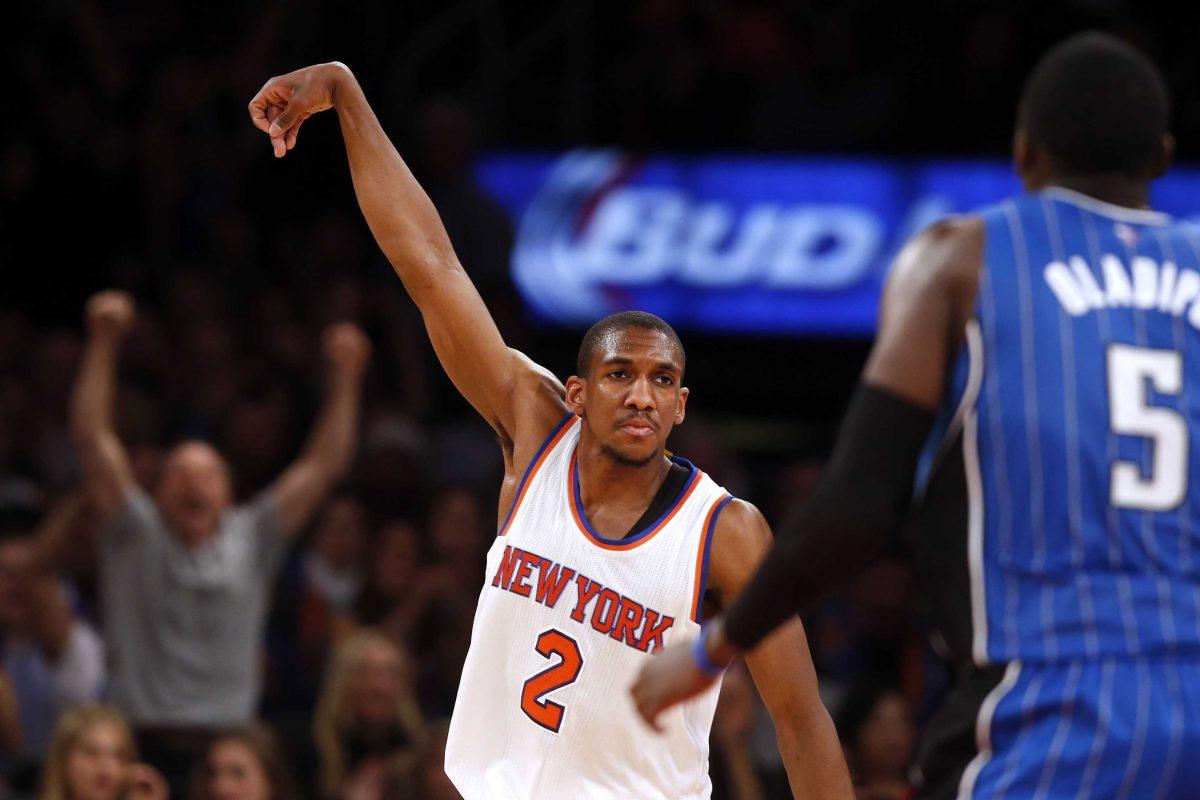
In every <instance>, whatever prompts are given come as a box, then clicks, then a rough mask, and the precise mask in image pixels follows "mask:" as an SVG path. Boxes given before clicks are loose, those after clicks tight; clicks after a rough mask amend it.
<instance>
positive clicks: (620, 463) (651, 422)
mask: <svg viewBox="0 0 1200 800" xmlns="http://www.w3.org/2000/svg"><path fill="white" fill-rule="evenodd" d="M330 108H333V109H335V110H336V111H337V116H338V120H339V122H340V126H341V131H342V136H343V139H344V141H345V146H346V152H347V155H348V156H349V162H350V171H351V174H352V177H353V182H354V189H355V192H356V194H357V196H358V202H359V205H360V207H361V209H362V212H363V214H364V216H365V217H366V220H367V223H368V225H369V226H370V228H371V231H372V233H373V234H374V235H375V239H376V241H377V242H378V243H379V246H380V247H381V249H382V250H383V252H384V253H385V254H386V256H387V257H388V260H389V261H390V262H391V263H392V266H393V267H394V268H395V270H396V272H397V274H398V275H399V276H400V278H401V279H402V281H403V282H404V286H405V288H406V289H407V290H408V292H409V294H410V295H411V296H412V298H413V300H414V301H415V302H416V304H417V306H418V307H419V308H420V310H421V313H422V315H423V316H424V319H425V324H426V327H427V328H428V331H429V337H430V340H431V341H432V343H433V347H434V349H435V351H436V352H437V355H438V358H439V359H440V361H441V363H442V366H443V367H444V368H445V370H446V372H447V373H448V374H449V376H450V378H451V380H453V382H454V384H455V386H457V387H458V389H459V391H461V392H462V394H463V396H464V397H465V398H466V399H467V400H468V401H469V402H470V403H471V405H472V406H474V408H475V409H476V410H477V411H478V412H479V413H480V414H481V415H482V416H483V417H484V419H486V420H487V421H488V423H489V424H490V425H491V426H492V428H493V429H494V430H495V431H496V434H497V436H498V437H499V439H500V444H501V448H502V450H503V453H504V461H505V476H504V483H503V487H502V489H501V493H500V509H499V514H498V520H497V521H498V527H499V529H500V531H499V535H498V536H497V537H496V541H495V543H494V544H493V546H492V548H491V549H490V551H489V553H488V564H487V574H486V576H485V583H484V586H483V591H482V592H481V594H480V599H479V607H478V610H477V613H476V618H475V625H474V628H473V630H472V640H471V648H470V653H469V654H468V656H467V662H466V665H465V667H464V671H463V678H462V681H461V684H460V688H459V695H458V701H457V702H456V704H455V710H454V718H453V720H452V723H451V729H450V736H449V740H448V743H447V748H446V753H447V755H446V769H447V773H448V774H449V775H450V777H451V779H452V780H453V781H454V783H455V785H456V787H457V788H458V790H459V791H460V792H461V793H462V795H463V796H464V797H465V798H467V800H478V799H480V798H495V800H520V798H535V797H536V798H548V797H552V798H614V799H615V798H706V797H708V796H709V793H710V791H711V785H710V782H709V778H708V774H707V773H708V731H709V727H710V725H711V722H712V715H713V711H714V708H715V701H716V696H715V692H714V691H713V690H712V689H713V687H710V689H709V691H708V692H707V693H702V696H701V697H698V698H697V699H696V700H695V701H693V702H692V703H689V704H684V706H682V707H681V709H682V710H680V711H679V712H678V713H672V714H668V715H665V716H664V718H663V719H662V720H661V728H662V729H663V730H664V731H665V733H664V734H663V735H662V736H657V735H655V734H654V733H653V732H652V731H651V730H650V729H649V728H648V727H647V726H645V725H644V724H643V722H642V720H641V719H640V718H639V717H638V715H637V713H636V710H635V709H634V707H633V704H632V703H631V702H630V700H629V697H628V691H629V687H630V686H631V685H632V683H633V680H634V679H635V678H636V676H637V673H638V669H639V668H640V666H641V665H642V664H643V663H645V662H646V661H648V660H651V659H652V658H653V657H654V656H655V654H656V653H658V652H659V651H660V650H662V649H663V648H664V647H665V645H666V644H667V643H668V642H670V641H672V640H673V639H674V638H677V637H684V638H694V635H696V634H698V633H699V630H700V627H699V623H700V620H701V618H702V608H703V605H704V601H705V596H706V595H708V596H709V597H710V598H711V599H712V600H713V601H715V602H716V603H717V604H718V605H719V604H720V602H722V601H723V600H725V599H727V598H732V597H733V596H735V595H736V594H737V593H738V592H740V591H741V589H742V587H743V586H744V584H745V582H746V581H747V580H748V579H749V578H750V576H751V575H752V574H753V572H754V569H755V568H756V567H757V565H758V563H759V561H760V559H761V558H762V556H763V555H765V553H766V551H767V549H768V547H769V544H770V541H771V533H770V530H769V529H768V527H767V524H766V522H765V521H764V520H763V518H762V515H761V514H760V513H759V512H758V510H757V509H755V508H754V507H753V506H751V505H750V504H748V503H745V502H742V501H739V500H732V499H731V498H730V497H729V495H728V494H727V493H725V491H724V490H723V489H721V488H720V487H719V486H717V485H716V483H715V482H713V481H712V480H711V479H710V478H708V477H707V476H705V475H704V474H703V473H702V472H701V471H700V470H699V469H697V468H696V467H695V466H693V465H692V464H690V463H688V462H687V461H685V460H683V459H680V458H674V457H668V455H667V454H666V453H665V449H664V448H665V444H666V441H667V437H668V435H669V434H670V432H671V429H672V427H673V426H674V425H677V424H679V423H681V422H683V419H684V411H685V406H686V402H687V398H688V390H687V389H686V388H684V387H683V385H682V380H683V372H684V353H683V347H682V345H681V344H680V342H679V339H678V337H677V336H676V335H675V332H674V331H673V330H672V329H671V327H670V326H669V325H667V324H666V323H665V322H663V321H662V320H661V319H659V318H657V317H654V316H652V315H649V314H641V313H629V312H627V313H623V314H617V315H613V316H611V317H608V318H606V319H604V320H601V321H600V322H599V323H597V324H596V325H595V326H594V327H593V328H592V330H591V331H589V332H588V334H587V335H586V336H585V337H584V340H583V343H582V345H581V347H580V351H579V361H578V364H577V372H578V374H577V375H575V376H572V377H571V378H570V379H569V380H568V381H567V382H566V385H565V387H564V385H563V384H561V383H559V381H558V379H557V378H555V377H554V376H553V375H552V374H551V373H550V372H549V371H547V370H545V369H543V368H542V367H540V366H538V365H537V364H534V363H532V362H531V361H530V360H529V359H528V358H526V357H525V356H524V355H522V354H521V353H518V352H516V351H514V350H510V349H509V348H508V347H507V346H506V345H505V343H504V341H503V340H502V339H501V336H500V333H499V331H498V330H497V329H496V325H495V323H494V322H493V320H492V317H491V315H490V314H489V313H488V310H487V307H486V306H485V305H484V303H483V301H482V299H481V298H480V296H479V294H478V292H477V291H476V289H475V286H474V285H473V284H472V283H471V280H470V278H469V277H468V276H467V273H466V272H465V271H464V270H463V268H462V266H461V265H460V264H459V261H458V259H457V257H456V256H455V253H454V250H453V248H452V247H451V244H450V241H449V239H448V238H447V235H446V231H445V229H444V228H443V226H442V223H441V221H440V220H439V218H438V215H437V212H436V211H435V209H434V207H433V205H432V204H431V203H430V201H429V198H428V197H427V196H426V195H425V192H424V191H423V190H422V189H421V187H420V186H419V185H418V184H417V182H416V180H415V179H414V178H413V176H412V174H411V173H410V172H409V170H408V168H407V166H405V164H404V161H403V160H402V159H401V157H400V155H399V154H398V153H397V152H396V150H395V148H394V147H393V146H392V143H391V142H390V141H389V140H388V138H387V135H386V134H385V133H384V131H383V129H382V128H381V127H380V125H379V122H378V120H376V118H375V115H374V113H373V112H372V110H371V108H370V106H369V105H368V103H367V101H366V98H365V97H364V95H363V92H362V89H361V88H360V87H359V85H358V83H357V81H356V80H355V79H354V76H353V75H352V74H351V73H350V71H349V70H348V69H347V68H346V67H345V66H344V65H341V64H325V65H319V66H314V67H309V68H306V69H302V70H299V71H297V72H293V73H290V74H288V75H284V76H282V77H278V78H273V79H271V80H270V81H268V82H267V83H266V85H265V86H264V87H263V88H262V90H261V91H260V92H259V93H258V95H257V96H256V97H255V98H254V99H253V100H252V101H251V103H250V115H251V118H252V120H253V121H254V124H255V125H256V126H257V127H258V128H259V129H261V130H262V131H264V132H265V133H267V134H268V135H269V136H270V139H271V143H272V145H273V147H274V151H275V155H276V156H277V157H282V156H284V155H285V154H286V153H287V152H288V151H289V150H291V149H292V148H293V147H294V146H295V144H296V137H297V133H298V131H299V130H300V126H301V124H302V123H303V122H304V121H305V120H306V119H307V118H308V117H309V116H311V115H313V114H315V113H318V112H320V111H324V110H326V109H330ZM746 662H747V664H748V665H749V668H750V671H751V672H752V674H753V676H754V679H755V682H756V683H757V685H758V689H759V692H760V694H761V695H762V697H763V699H764V701H765V702H766V705H767V707H768V709H769V710H770V712H771V714H772V716H773V718H774V720H775V728H776V732H777V734H778V739H779V742H780V749H781V752H782V755H783V760H784V763H785V765H786V768H787V772H788V777H789V780H790V781H791V785H792V788H793V790H794V792H795V794H796V796H797V797H805V798H812V799H813V800H818V799H819V800H825V799H826V798H847V799H848V798H850V797H851V796H852V789H851V786H850V780H849V776H848V774H847V772H846V767H845V763H844V761H843V759H842V755H841V750H840V748H839V745H838V741H837V737H836V732H835V731H834V729H833V725H832V723H831V721H830V719H829V716H828V714H827V713H826V711H825V709H824V707H823V706H822V704H821V701H820V699H819V697H818V695H817V687H816V676H815V672H814V670H813V666H812V661H811V658H810V656H809V653H808V646H807V643H806V642H805V638H804V632H803V629H802V628H801V627H800V625H799V622H798V620H793V621H792V622H790V623H788V624H786V625H784V626H783V627H782V628H781V629H780V630H779V631H777V632H775V633H774V634H772V635H771V636H769V637H767V638H766V639H765V641H764V642H763V644H762V646H761V647H759V648H757V649H756V650H755V651H754V652H753V653H751V654H748V655H747V658H746Z"/></svg>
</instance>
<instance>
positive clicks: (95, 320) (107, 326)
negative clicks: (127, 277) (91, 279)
mask: <svg viewBox="0 0 1200 800" xmlns="http://www.w3.org/2000/svg"><path fill="white" fill-rule="evenodd" d="M136 317H137V314H136V312H135V311H134V303H133V298H132V297H130V296H129V293H128V292H122V291H119V290H117V289H108V290H106V291H103V292H97V293H96V294H94V295H92V297H91V298H90V299H89V300H88V303H87V324H88V332H89V333H90V334H91V335H92V336H117V337H121V336H124V335H125V334H127V333H129V332H130V331H131V330H133V323H134V321H135V319H136Z"/></svg>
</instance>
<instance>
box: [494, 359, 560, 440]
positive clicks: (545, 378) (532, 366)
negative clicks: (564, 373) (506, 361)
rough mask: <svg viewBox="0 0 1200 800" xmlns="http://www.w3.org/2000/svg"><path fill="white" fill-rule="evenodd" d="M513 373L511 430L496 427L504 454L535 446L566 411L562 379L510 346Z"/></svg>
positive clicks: (557, 424)
mask: <svg viewBox="0 0 1200 800" xmlns="http://www.w3.org/2000/svg"><path fill="white" fill-rule="evenodd" d="M509 353H510V354H511V356H512V365H513V367H512V368H513V370H514V371H515V373H516V374H515V375H514V376H513V377H514V380H513V383H512V392H513V393H514V396H513V397H511V398H509V401H510V402H511V403H512V407H513V409H514V415H513V421H512V430H510V431H505V430H499V429H497V433H498V434H499V435H500V444H501V447H502V448H503V449H504V450H505V452H506V453H511V452H513V451H514V450H515V451H521V450H525V449H528V448H529V447H530V446H532V447H533V448H534V449H537V447H538V446H539V445H540V444H541V443H542V442H543V440H545V438H546V437H547V436H548V435H549V434H550V433H551V432H553V431H554V430H555V429H556V428H557V427H558V426H559V424H560V423H561V422H562V420H563V419H564V418H565V417H566V415H567V413H568V409H567V402H566V394H567V390H566V389H565V388H564V387H563V384H562V381H560V380H559V379H558V377H557V376H555V374H554V373H553V372H551V371H550V370H548V369H546V368H545V367H543V366H542V365H541V364H539V363H537V362H536V361H534V360H533V359H532V358H530V357H529V356H527V355H525V354H524V353H522V352H521V351H520V350H515V349H512V348H509Z"/></svg>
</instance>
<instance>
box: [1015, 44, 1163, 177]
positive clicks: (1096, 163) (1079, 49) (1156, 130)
mask: <svg viewBox="0 0 1200 800" xmlns="http://www.w3.org/2000/svg"><path fill="white" fill-rule="evenodd" d="M1169 116H1170V98H1169V95H1168V92H1167V85H1166V82H1165V81H1164V80H1163V77H1162V74H1161V73H1160V72H1159V71H1158V68H1157V67H1155V66H1154V64H1153V63H1152V62H1151V61H1150V59H1149V58H1147V57H1146V56H1145V55H1143V54H1142V53H1140V52H1139V51H1138V50H1136V49H1135V48H1134V47H1133V46H1131V45H1129V44H1127V43H1126V42H1123V41H1121V40H1120V39H1118V38H1117V37H1115V36H1112V35H1110V34H1107V33H1100V32H1098V31H1089V32H1087V33H1080V34H1076V35H1074V36H1071V37H1069V38H1068V39H1066V40H1064V41H1062V42H1060V43H1059V44H1057V45H1055V46H1054V47H1053V48H1051V49H1050V51H1049V52H1048V53H1046V54H1045V55H1044V56H1042V59H1041V60H1040V61H1039V62H1038V63H1037V65H1036V66H1035V67H1034V68H1033V72H1031V73H1030V75H1029V78H1028V79H1027V80H1026V82H1025V88H1024V90H1023V91H1022V93H1021V102H1020V105H1019V107H1018V112H1017V126H1018V127H1019V128H1021V129H1023V130H1024V131H1025V134H1026V136H1027V137H1028V138H1029V140H1030V141H1031V142H1033V143H1036V144H1040V145H1042V146H1043V147H1045V148H1046V149H1047V150H1048V151H1049V153H1050V156H1051V157H1052V158H1053V159H1054V163H1055V166H1056V167H1057V168H1058V169H1059V170H1061V171H1063V172H1066V173H1069V174H1073V175H1089V174H1096V173H1119V174H1124V175H1126V176H1128V177H1132V178H1137V179H1141V178H1149V177H1152V173H1153V170H1154V169H1155V167H1157V166H1158V163H1159V159H1160V158H1161V154H1162V147H1163V144H1162V142H1163V137H1164V136H1165V135H1166V134H1167V125H1168V121H1169Z"/></svg>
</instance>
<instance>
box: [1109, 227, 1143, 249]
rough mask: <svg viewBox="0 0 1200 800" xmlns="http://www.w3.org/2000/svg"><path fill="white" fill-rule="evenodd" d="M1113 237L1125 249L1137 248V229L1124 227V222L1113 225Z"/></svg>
mask: <svg viewBox="0 0 1200 800" xmlns="http://www.w3.org/2000/svg"><path fill="white" fill-rule="evenodd" d="M1113 235H1115V236H1116V237H1117V238H1118V239H1120V240H1121V242H1122V243H1123V244H1124V245H1125V246H1126V247H1137V243H1138V239H1139V238H1140V237H1139V236H1138V232H1137V229H1136V228H1133V227H1131V226H1129V225H1126V224H1125V223H1124V222H1118V223H1116V224H1115V225H1113Z"/></svg>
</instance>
